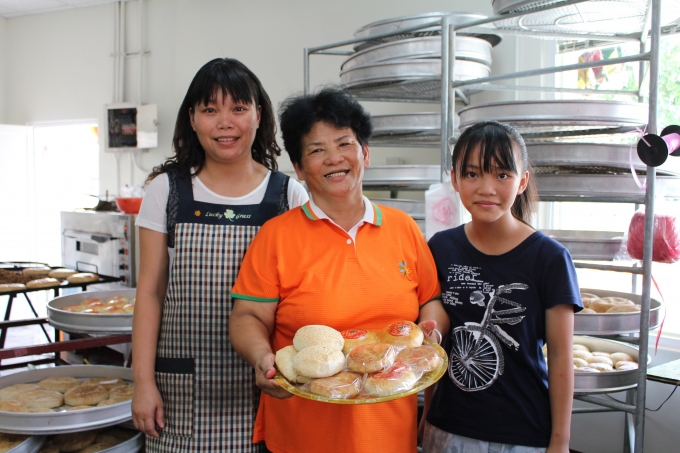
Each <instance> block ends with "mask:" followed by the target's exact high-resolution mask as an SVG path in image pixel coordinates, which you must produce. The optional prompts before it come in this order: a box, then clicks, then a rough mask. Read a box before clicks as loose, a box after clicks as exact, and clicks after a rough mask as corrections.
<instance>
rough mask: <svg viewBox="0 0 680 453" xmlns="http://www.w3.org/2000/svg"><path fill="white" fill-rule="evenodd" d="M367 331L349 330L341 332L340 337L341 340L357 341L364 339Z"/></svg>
mask: <svg viewBox="0 0 680 453" xmlns="http://www.w3.org/2000/svg"><path fill="white" fill-rule="evenodd" d="M367 333H368V331H366V330H365V329H349V330H343V331H342V332H341V335H342V337H343V338H347V339H348V340H357V339H361V338H364V337H365V336H366V334H367Z"/></svg>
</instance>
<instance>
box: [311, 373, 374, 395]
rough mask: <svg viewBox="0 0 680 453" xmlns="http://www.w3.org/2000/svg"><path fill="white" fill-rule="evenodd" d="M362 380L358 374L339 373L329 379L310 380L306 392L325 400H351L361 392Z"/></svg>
mask: <svg viewBox="0 0 680 453" xmlns="http://www.w3.org/2000/svg"><path fill="white" fill-rule="evenodd" d="M362 380H363V377H362V375H360V374H357V373H351V372H349V371H341V372H339V373H338V374H336V375H333V376H330V377H325V378H320V379H312V380H311V381H309V384H307V390H308V391H309V392H310V393H314V394H315V395H321V396H325V397H327V398H341V399H344V398H351V397H353V396H355V395H357V394H358V393H359V392H360V391H361V384H362Z"/></svg>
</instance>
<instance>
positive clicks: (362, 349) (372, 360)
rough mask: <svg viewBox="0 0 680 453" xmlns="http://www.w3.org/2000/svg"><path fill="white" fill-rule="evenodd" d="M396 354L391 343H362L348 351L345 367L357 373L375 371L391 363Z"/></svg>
mask: <svg viewBox="0 0 680 453" xmlns="http://www.w3.org/2000/svg"><path fill="white" fill-rule="evenodd" d="M396 355H397V351H396V349H395V347H394V346H392V345H391V344H385V343H368V344H362V345H361V346H357V347H356V348H354V349H352V350H351V351H350V353H349V355H348V356H347V368H349V370H350V371H356V372H357V373H375V372H376V371H380V370H382V369H383V368H387V367H389V366H390V365H392V363H393V362H394V357H395V356H396Z"/></svg>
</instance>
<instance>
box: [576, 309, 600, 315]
mask: <svg viewBox="0 0 680 453" xmlns="http://www.w3.org/2000/svg"><path fill="white" fill-rule="evenodd" d="M593 313H597V312H596V311H595V310H593V309H592V308H584V309H583V310H581V311H579V312H578V313H576V314H577V315H589V314H593Z"/></svg>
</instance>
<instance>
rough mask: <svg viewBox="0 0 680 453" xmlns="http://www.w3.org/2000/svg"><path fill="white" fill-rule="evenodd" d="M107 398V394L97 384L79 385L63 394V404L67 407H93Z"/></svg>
mask: <svg viewBox="0 0 680 453" xmlns="http://www.w3.org/2000/svg"><path fill="white" fill-rule="evenodd" d="M108 398H109V392H108V391H107V390H106V389H105V388H104V387H102V386H101V385H97V384H85V383H83V384H81V385H79V386H78V387H73V388H72V389H69V390H68V391H67V392H66V393H64V403H65V404H67V405H69V406H94V405H96V404H97V403H99V402H100V401H104V400H105V399H108Z"/></svg>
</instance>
